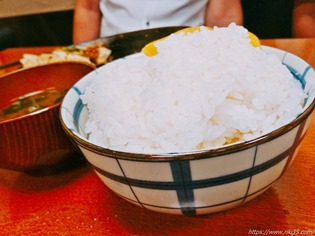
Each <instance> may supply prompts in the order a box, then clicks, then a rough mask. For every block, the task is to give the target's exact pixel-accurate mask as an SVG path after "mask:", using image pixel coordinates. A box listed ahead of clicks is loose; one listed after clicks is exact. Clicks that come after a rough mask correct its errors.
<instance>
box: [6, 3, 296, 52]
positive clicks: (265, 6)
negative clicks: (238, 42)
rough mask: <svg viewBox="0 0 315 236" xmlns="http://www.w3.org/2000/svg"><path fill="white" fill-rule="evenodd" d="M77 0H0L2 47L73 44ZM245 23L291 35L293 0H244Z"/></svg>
mask: <svg viewBox="0 0 315 236" xmlns="http://www.w3.org/2000/svg"><path fill="white" fill-rule="evenodd" d="M74 5H75V0H53V1H52V0H0V50H3V49H5V48H8V47H28V46H54V45H70V44H72V23H73V10H74ZM242 5H243V11H244V26H245V27H246V28H247V29H248V30H250V31H252V32H253V33H255V34H256V35H257V36H258V37H259V38H261V39H263V38H289V37H291V18H292V8H293V1H292V0H273V1H270V0H242Z"/></svg>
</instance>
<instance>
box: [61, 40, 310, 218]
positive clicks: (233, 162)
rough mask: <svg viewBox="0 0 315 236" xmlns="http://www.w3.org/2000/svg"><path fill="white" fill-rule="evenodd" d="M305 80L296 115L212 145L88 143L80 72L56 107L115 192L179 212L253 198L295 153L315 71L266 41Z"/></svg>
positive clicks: (147, 205) (307, 112) (88, 80)
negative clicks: (126, 148)
mask: <svg viewBox="0 0 315 236" xmlns="http://www.w3.org/2000/svg"><path fill="white" fill-rule="evenodd" d="M263 50H266V52H267V53H274V54H276V55H278V56H279V58H281V59H282V62H283V64H285V65H286V66H287V67H288V68H289V69H290V70H291V72H292V73H293V74H294V76H295V78H296V79H298V80H299V81H300V82H301V84H302V85H303V86H309V85H311V84H313V85H312V86H309V96H308V98H307V100H306V103H305V109H304V111H303V113H302V114H300V115H299V116H298V117H297V118H296V120H294V121H292V122H291V123H289V124H287V125H285V126H283V127H281V128H279V129H277V130H274V131H273V132H271V133H269V134H267V135H265V136H262V137H260V138H257V139H254V140H251V141H248V142H245V143H239V144H234V145H231V146H226V147H222V148H218V149H214V150H207V151H199V152H191V153H172V154H163V155H144V154H134V153H125V152H118V151H115V150H110V149H106V148H102V147H100V146H96V145H94V144H92V143H91V142H89V140H88V139H87V137H86V135H85V133H84V131H83V130H82V127H84V125H85V122H86V120H87V115H88V111H87V108H86V107H85V106H84V105H83V104H82V102H81V100H80V97H79V96H80V94H81V93H83V92H84V91H85V88H86V87H87V86H88V85H89V84H90V83H91V81H92V80H93V78H94V77H95V76H97V73H98V72H97V70H96V71H93V72H92V73H90V74H88V75H87V76H85V77H84V78H83V79H81V80H80V81H79V82H78V83H76V84H75V85H74V86H73V88H72V89H71V90H70V91H69V92H68V94H67V95H66V97H65V98H64V100H63V103H62V107H61V114H60V116H61V121H62V125H63V128H64V129H65V131H66V132H67V134H68V135H69V136H70V137H71V138H72V139H73V140H74V142H75V143H76V144H77V145H78V147H79V148H80V149H81V150H82V152H83V154H84V155H85V157H86V159H87V160H88V162H89V163H90V164H91V165H92V167H93V168H94V170H95V172H96V174H97V175H98V176H99V177H100V178H101V179H102V181H103V182H104V183H105V184H106V185H107V186H108V187H109V188H110V189H112V190H113V191H114V192H115V193H116V194H118V195H119V196H120V197H122V198H124V199H125V200H127V201H129V202H131V203H134V204H136V205H138V206H140V207H143V208H146V209H150V210H154V211H158V212H164V213H170V214H178V215H200V214H208V213H214V212H219V211H222V210H227V209H229V208H232V207H236V206H239V205H241V204H244V203H245V202H247V201H249V200H251V199H253V198H255V197H257V196H258V195H260V194H261V193H263V192H264V191H265V190H267V189H268V188H269V187H270V186H271V185H272V184H273V183H274V182H275V181H277V180H278V179H279V178H280V177H281V176H282V175H283V174H284V173H285V171H286V170H287V168H288V167H289V165H290V164H291V163H292V161H293V159H294V157H295V156H296V155H297V151H298V148H299V146H300V144H301V141H302V139H303V137H304V136H305V133H306V131H307V128H308V126H309V123H310V121H311V117H310V116H311V114H312V111H313V109H314V107H315V101H314V96H315V90H314V81H315V72H314V70H313V69H312V68H311V66H310V65H308V64H307V63H306V62H305V61H303V60H302V59H301V58H299V57H297V56H295V55H292V54H290V53H287V52H285V51H281V50H278V49H275V48H271V47H265V46H263Z"/></svg>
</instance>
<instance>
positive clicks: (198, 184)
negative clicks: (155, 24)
mask: <svg viewBox="0 0 315 236" xmlns="http://www.w3.org/2000/svg"><path fill="white" fill-rule="evenodd" d="M304 125H305V121H304V122H302V123H301V125H300V126H299V128H298V132H297V133H296V136H295V141H294V143H293V145H292V146H291V147H290V148H289V149H287V150H285V151H284V152H283V153H281V154H280V155H278V156H275V157H274V158H272V159H270V160H268V161H266V162H264V163H262V164H259V165H255V159H256V153H257V152H254V153H255V155H254V156H253V158H252V163H253V166H252V167H251V168H249V169H244V170H241V171H239V172H237V173H232V174H228V175H225V176H220V177H215V178H209V179H201V180H193V178H192V175H191V171H190V170H191V168H190V162H191V161H192V160H176V161H170V162H169V164H170V167H171V172H172V176H173V181H164V182H162V181H148V180H142V179H134V178H129V177H127V175H126V174H125V170H124V169H123V167H122V165H121V164H120V161H121V160H120V159H119V158H116V161H117V163H118V165H119V166H120V168H121V171H122V173H123V175H117V174H113V173H110V172H108V171H105V170H102V169H100V168H98V167H97V166H95V165H93V164H92V166H93V168H94V170H95V171H96V172H98V173H99V174H100V175H102V176H104V177H105V178H108V179H111V180H113V181H116V182H118V183H120V184H124V185H128V186H129V188H130V189H131V190H132V189H133V188H135V187H137V188H143V189H146V190H148V191H150V190H153V189H155V190H167V191H175V192H176V195H177V198H178V202H179V204H180V207H179V208H178V209H179V210H181V211H182V214H184V215H196V209H197V208H198V206H197V205H196V204H192V203H195V198H194V190H196V189H205V188H209V187H216V186H219V185H223V184H228V183H233V182H236V181H239V180H243V179H247V178H250V179H251V177H252V176H254V175H257V174H259V173H261V172H264V171H266V170H268V169H269V168H271V167H273V166H275V165H277V164H278V163H280V162H281V161H283V160H285V159H286V160H285V167H284V168H283V170H282V173H281V175H283V173H284V172H285V170H286V168H288V165H289V163H290V162H291V160H292V158H293V156H294V150H295V149H296V147H297V146H299V145H300V143H301V140H302V139H303V135H302V131H303V129H304ZM257 148H259V146H257V147H255V149H256V150H257ZM106 158H108V157H106ZM215 158H220V156H219V157H215ZM136 162H139V161H136ZM148 166H149V165H148ZM281 175H280V176H279V177H278V178H280V177H281ZM278 178H277V179H278ZM277 179H275V180H274V181H276V180H277ZM250 184H251V181H249V185H248V189H249V188H250ZM271 184H272V183H267V186H264V187H263V188H262V189H259V190H258V191H255V193H251V194H248V189H247V191H246V192H245V193H244V196H243V197H242V198H240V199H235V200H234V201H241V202H244V201H245V200H246V198H247V197H249V196H251V195H253V194H256V193H257V192H263V191H264V190H265V188H268V186H270V185H271ZM132 193H133V194H134V197H135V199H137V203H138V204H140V205H141V206H143V207H146V205H148V204H147V203H144V202H141V201H140V200H139V197H138V196H137V194H136V191H133V190H132ZM122 197H123V198H125V199H126V200H128V201H131V202H133V201H134V200H133V199H131V198H129V199H128V198H126V197H125V196H122ZM229 203H230V202H222V203H219V204H216V205H214V206H217V205H225V204H229ZM148 206H151V207H155V208H163V206H159V205H151V204H149V205H148ZM214 206H212V205H209V206H200V207H201V208H208V207H214Z"/></svg>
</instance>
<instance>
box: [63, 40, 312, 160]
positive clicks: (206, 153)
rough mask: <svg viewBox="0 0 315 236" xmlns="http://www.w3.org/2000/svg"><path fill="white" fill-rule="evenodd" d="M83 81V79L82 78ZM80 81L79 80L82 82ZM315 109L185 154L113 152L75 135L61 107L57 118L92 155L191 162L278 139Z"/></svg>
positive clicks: (75, 140) (309, 109) (71, 135)
mask: <svg viewBox="0 0 315 236" xmlns="http://www.w3.org/2000/svg"><path fill="white" fill-rule="evenodd" d="M262 47H263V48H271V49H273V50H277V51H280V52H284V53H289V54H291V55H293V56H295V57H297V58H298V59H299V60H302V61H304V62H305V63H306V64H307V65H308V66H310V67H311V69H312V70H313V71H314V68H312V66H311V65H310V64H309V63H308V62H306V61H305V60H304V59H302V58H300V57H298V56H296V55H294V54H292V53H290V52H287V51H284V50H282V49H278V48H275V47H270V46H264V45H262ZM82 79H84V78H82ZM82 79H81V80H82ZM314 109H315V99H313V101H312V102H311V103H310V104H309V105H308V107H306V109H304V110H303V112H302V113H300V114H299V115H298V116H297V117H296V118H295V119H294V120H292V121H290V122H289V123H287V124H285V125H283V126H281V127H279V128H277V129H275V130H272V131H270V132H268V133H266V134H264V135H261V136H259V137H256V138H254V139H251V140H248V141H242V142H238V143H234V144H230V145H226V146H221V147H217V148H212V149H202V150H194V151H187V152H165V153H158V154H155V153H152V154H150V153H137V152H132V153H131V152H125V151H119V150H114V149H110V148H105V147H102V146H99V145H96V144H93V143H91V142H88V141H87V139H85V138H82V136H81V135H80V134H76V133H77V132H75V133H74V132H72V131H71V130H70V129H69V128H68V127H67V125H66V123H65V122H64V120H63V115H62V106H61V109H60V111H59V118H60V120H61V125H62V127H63V129H64V130H65V132H66V133H67V135H69V137H70V138H71V139H72V140H73V141H74V142H75V143H76V144H77V145H78V146H79V147H80V148H84V149H87V150H89V151H91V152H93V153H96V154H100V155H101V156H107V157H112V158H116V159H123V160H133V161H148V162H161V161H176V160H192V159H194V160H195V159H202V158H205V157H207V158H211V157H218V156H223V155H227V154H232V153H236V152H240V151H244V150H246V149H249V148H251V147H254V146H256V145H261V144H262V143H267V142H269V141H271V140H273V139H276V138H278V137H280V136H281V135H283V134H285V133H287V132H289V131H290V130H292V129H294V128H295V127H297V126H298V125H300V124H302V123H303V122H305V121H306V120H307V118H308V117H309V116H311V115H312V112H313V110H314Z"/></svg>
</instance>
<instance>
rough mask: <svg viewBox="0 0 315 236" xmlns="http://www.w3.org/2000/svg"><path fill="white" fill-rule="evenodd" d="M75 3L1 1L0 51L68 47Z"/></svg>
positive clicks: (69, 0)
mask: <svg viewBox="0 0 315 236" xmlns="http://www.w3.org/2000/svg"><path fill="white" fill-rule="evenodd" d="M74 4H75V0H53V1H51V0H31V1H29V0H0V50H3V49H5V48H8V47H24V46H46V45H69V44H71V43H72V22H73V19H72V18H73V9H74Z"/></svg>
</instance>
